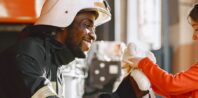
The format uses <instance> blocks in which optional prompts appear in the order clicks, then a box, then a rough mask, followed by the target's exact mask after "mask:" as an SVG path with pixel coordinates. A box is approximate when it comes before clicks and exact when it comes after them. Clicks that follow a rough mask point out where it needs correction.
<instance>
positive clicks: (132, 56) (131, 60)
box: [121, 43, 156, 71]
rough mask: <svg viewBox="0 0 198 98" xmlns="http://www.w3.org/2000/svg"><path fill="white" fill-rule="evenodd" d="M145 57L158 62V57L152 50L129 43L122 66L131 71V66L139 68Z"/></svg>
mask: <svg viewBox="0 0 198 98" xmlns="http://www.w3.org/2000/svg"><path fill="white" fill-rule="evenodd" d="M145 57H148V58H149V59H151V60H152V61H153V62H154V63H156V58H155V56H154V54H153V53H152V52H151V51H149V50H144V49H142V48H140V47H138V45H136V44H135V43H129V44H128V45H127V48H126V49H125V50H124V54H123V56H122V62H121V63H122V64H121V65H122V68H124V69H125V70H126V71H130V69H131V68H137V67H138V63H139V61H140V60H141V59H143V58H145Z"/></svg>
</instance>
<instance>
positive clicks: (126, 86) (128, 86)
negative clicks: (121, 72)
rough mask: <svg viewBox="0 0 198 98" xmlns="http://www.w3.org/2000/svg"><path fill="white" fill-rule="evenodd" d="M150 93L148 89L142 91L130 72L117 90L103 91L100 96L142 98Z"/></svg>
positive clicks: (108, 97) (107, 97) (106, 97)
mask: <svg viewBox="0 0 198 98" xmlns="http://www.w3.org/2000/svg"><path fill="white" fill-rule="evenodd" d="M148 93H149V91H148V90H146V91H141V90H140V89H139V87H138V85H137V83H136V82H135V80H134V79H133V78H131V76H130V74H129V75H128V76H126V77H125V78H124V79H123V80H122V82H121V83H120V85H119V86H118V88H117V90H116V91H115V92H113V93H103V94H101V95H100V96H99V97H98V98H142V97H143V96H145V95H146V94H148Z"/></svg>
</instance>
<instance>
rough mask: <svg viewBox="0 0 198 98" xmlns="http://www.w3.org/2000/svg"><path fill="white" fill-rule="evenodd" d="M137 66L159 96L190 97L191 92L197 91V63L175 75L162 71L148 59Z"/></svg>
mask: <svg viewBox="0 0 198 98" xmlns="http://www.w3.org/2000/svg"><path fill="white" fill-rule="evenodd" d="M138 66H139V68H141V69H142V71H143V72H144V73H145V75H146V76H147V77H148V78H149V80H150V81H151V84H152V86H153V89H154V91H155V92H157V93H159V94H160V95H163V96H166V97H168V96H169V98H177V97H170V96H177V95H178V96H179V95H181V96H190V95H191V94H190V93H191V92H192V91H195V90H198V63H196V64H195V65H193V66H192V67H191V68H189V69H188V70H187V71H185V72H180V73H177V74H175V75H172V74H169V73H167V72H166V71H164V70H162V69H161V68H160V67H158V65H156V64H154V63H153V62H152V61H151V60H150V59H149V58H144V59H142V60H141V61H140V63H139V65H138ZM180 98H182V97H180Z"/></svg>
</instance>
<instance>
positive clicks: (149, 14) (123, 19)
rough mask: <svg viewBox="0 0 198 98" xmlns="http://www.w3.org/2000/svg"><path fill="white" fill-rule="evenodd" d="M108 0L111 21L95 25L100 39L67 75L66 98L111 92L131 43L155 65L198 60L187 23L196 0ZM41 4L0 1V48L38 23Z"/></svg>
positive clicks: (176, 67) (180, 67) (172, 67)
mask: <svg viewBox="0 0 198 98" xmlns="http://www.w3.org/2000/svg"><path fill="white" fill-rule="evenodd" d="M107 1H108V2H109V4H110V7H111V13H112V20H111V21H110V22H108V23H105V24H104V25H101V26H99V27H97V28H96V34H97V41H96V42H94V44H93V45H92V48H91V50H90V52H89V55H88V57H87V59H86V60H83V61H81V60H79V62H77V63H76V65H75V68H78V70H74V74H77V76H76V75H74V76H69V75H66V76H65V79H66V80H68V81H69V83H68V84H69V85H66V87H67V88H71V89H68V90H69V91H70V92H72V93H70V94H71V95H66V96H69V97H66V98H97V96H98V94H99V93H100V92H112V91H113V90H114V89H115V88H116V85H117V84H118V83H119V82H120V81H121V80H120V77H121V74H122V71H121V66H120V60H121V55H122V52H123V48H124V47H125V46H126V44H127V43H129V42H137V43H138V44H140V45H142V46H144V47H146V48H148V49H149V50H151V51H152V52H153V53H154V55H155V56H156V59H157V64H158V65H159V66H160V67H161V68H162V69H164V70H166V71H168V72H170V73H173V74H175V73H177V72H180V71H184V70H186V69H187V68H189V67H190V65H192V64H193V63H194V62H196V61H197V60H198V53H197V51H196V50H197V49H198V44H197V43H196V42H195V41H193V40H192V32H193V31H192V28H191V26H190V24H189V23H188V21H187V15H188V12H189V10H190V9H191V7H192V6H193V4H194V3H196V2H197V1H198V0H107ZM43 2H44V0H0V52H2V51H3V50H5V49H7V48H8V47H10V46H11V45H13V44H14V43H16V41H17V38H18V35H19V34H20V32H21V30H22V29H23V28H24V27H25V26H27V25H33V24H34V22H35V20H36V18H37V17H38V16H39V13H40V9H41V6H42V4H43ZM67 72H72V70H71V71H68V70H67V71H66V72H65V74H67ZM70 81H73V82H70ZM71 85H73V87H69V86H71ZM69 91H68V92H69ZM72 96H73V97H72ZM156 96H157V98H161V96H159V95H156Z"/></svg>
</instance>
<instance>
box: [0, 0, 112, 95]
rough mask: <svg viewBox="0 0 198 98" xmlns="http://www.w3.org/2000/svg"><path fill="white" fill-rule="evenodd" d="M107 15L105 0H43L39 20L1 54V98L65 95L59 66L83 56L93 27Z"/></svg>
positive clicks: (99, 23)
mask: <svg viewBox="0 0 198 98" xmlns="http://www.w3.org/2000/svg"><path fill="white" fill-rule="evenodd" d="M110 19H111V13H110V10H109V6H108V4H107V2H106V1H104V0H46V2H45V3H44V6H43V8H42V11H41V15H40V17H39V18H38V20H37V21H36V22H35V23H34V24H33V25H32V26H27V27H26V28H24V30H23V31H22V33H21V36H20V40H19V41H18V42H17V44H16V45H14V46H13V47H11V48H9V49H7V50H6V51H4V52H3V53H2V54H1V56H0V66H1V69H0V78H1V80H0V98H65V97H64V89H67V88H64V89H63V88H62V87H64V86H63V85H64V82H63V81H62V75H61V72H60V67H61V66H62V65H67V64H68V63H69V62H71V61H73V60H74V59H75V58H85V57H86V55H85V53H86V52H87V51H88V50H89V48H90V45H91V43H92V42H93V41H94V40H96V34H95V27H96V26H98V25H101V24H103V23H106V22H108V21H109V20H110Z"/></svg>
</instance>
